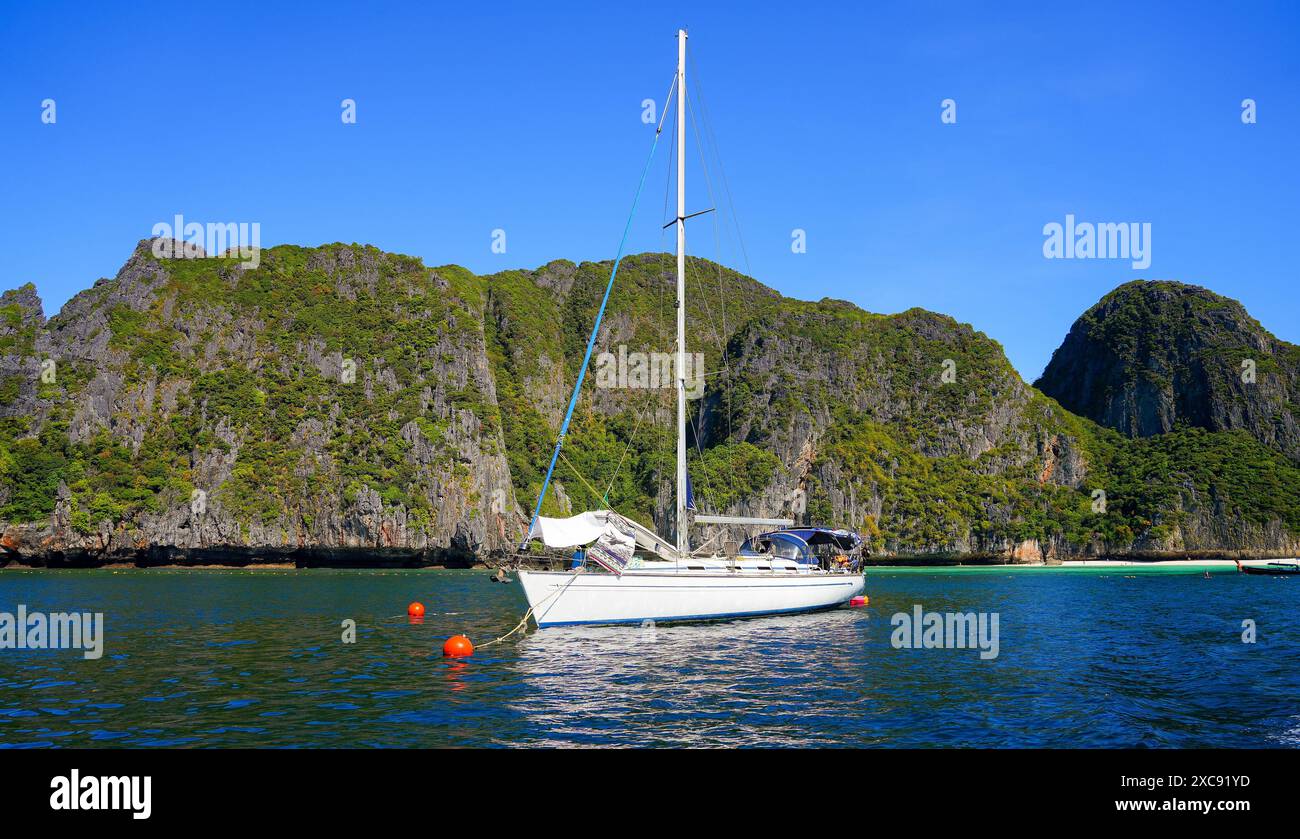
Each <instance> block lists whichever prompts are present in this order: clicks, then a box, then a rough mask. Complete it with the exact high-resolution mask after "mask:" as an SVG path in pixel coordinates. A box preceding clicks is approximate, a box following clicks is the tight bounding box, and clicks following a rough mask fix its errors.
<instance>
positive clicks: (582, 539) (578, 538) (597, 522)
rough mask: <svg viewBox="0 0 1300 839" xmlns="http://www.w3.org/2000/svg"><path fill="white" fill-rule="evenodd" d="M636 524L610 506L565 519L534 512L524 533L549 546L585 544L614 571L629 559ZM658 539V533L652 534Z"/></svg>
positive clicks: (633, 549) (625, 565)
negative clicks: (537, 514)
mask: <svg viewBox="0 0 1300 839" xmlns="http://www.w3.org/2000/svg"><path fill="white" fill-rule="evenodd" d="M638 529H642V530H643V529H644V528H637V527H635V526H634V525H633V524H632V523H631V522H629V521H628V520H627V519H625V518H623V517H622V516H620V515H619V514H618V513H615V512H613V511H611V510H595V511H592V512H589V513H580V514H578V515H576V516H571V517H570V518H567V519H553V518H547V517H545V516H538V517H537V521H536V523H535V524H534V525H533V527H532V529H531V530H530V531H529V533H528V538H529V539H541V540H542V543H543V544H545V545H546V546H547V547H550V548H577V547H586V548H588V555H589V556H590V557H591V558H592V559H593V560H595V561H596V562H597V563H599V564H600V565H601V566H603V567H604V568H605V569H606V570H609V571H612V572H614V573H615V574H622V573H623V570H624V569H626V568H627V566H628V565H629V564H630V563H631V562H632V555H633V554H634V553H635V552H636V545H637V530H638ZM655 541H656V542H657V541H658V537H655Z"/></svg>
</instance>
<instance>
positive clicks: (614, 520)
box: [518, 29, 865, 627]
mask: <svg viewBox="0 0 1300 839" xmlns="http://www.w3.org/2000/svg"><path fill="white" fill-rule="evenodd" d="M674 92H675V94H676V96H677V142H676V148H677V215H676V217H675V218H674V220H673V221H672V222H670V223H669V225H665V227H668V226H671V225H675V226H676V234H677V290H676V306H675V308H676V320H677V346H676V353H675V363H674V369H673V378H674V379H675V385H676V396H677V452H676V498H675V501H676V517H675V529H676V534H675V539H673V540H667V539H662V538H660V537H659V535H658V534H656V533H655V532H654V531H652V530H650V529H648V528H646V527H643V526H642V525H640V524H637V523H636V522H634V521H631V520H630V519H629V518H627V517H625V516H622V515H620V514H619V513H617V512H615V511H613V510H594V511H589V512H585V513H580V514H578V515H576V516H572V517H569V518H549V517H544V516H542V515H541V510H542V504H543V502H544V501H545V499H546V492H547V488H548V487H549V486H550V483H551V478H552V476H553V474H554V471H555V466H556V463H557V461H558V460H559V458H560V454H561V450H562V447H563V445H564V439H565V435H566V434H567V432H568V428H569V421H570V420H571V419H572V416H573V411H574V408H575V407H576V405H577V400H578V395H579V393H580V391H581V387H582V381H583V379H584V377H585V375H586V372H587V367H588V364H589V363H590V360H591V355H592V350H593V348H594V346H595V341H596V337H597V335H598V334H599V331H600V324H601V320H602V318H603V316H604V312H605V305H606V304H607V303H608V301H609V295H610V292H611V291H612V289H613V287H614V280H615V278H616V277H617V275H618V266H619V263H620V262H621V260H622V246H620V249H619V256H618V258H617V259H616V260H615V261H614V267H613V270H612V271H611V272H610V278H609V283H608V285H607V287H606V290H605V298H604V301H603V302H602V304H601V307H600V310H599V312H598V313H597V316H596V321H595V325H594V326H593V328H592V331H591V337H590V339H589V340H588V342H587V352H586V356H585V357H584V359H583V363H582V367H581V369H580V370H579V372H578V377H577V382H576V383H575V385H574V389H573V394H572V396H571V397H570V400H569V407H568V411H567V412H566V414H565V417H564V421H563V422H562V423H561V426H560V432H559V435H558V439H557V440H556V444H555V450H554V452H553V454H552V456H551V463H550V467H549V468H548V469H547V472H546V478H545V480H544V481H543V483H542V489H541V492H540V493H539V496H538V499H537V506H536V508H535V509H534V512H533V516H532V520H531V522H530V524H529V529H528V534H527V536H526V537H525V539H524V542H523V544H522V545H521V546H520V549H521V554H523V553H524V552H525V551H527V550H528V548H529V545H530V543H531V542H533V541H539V542H541V543H542V544H543V545H545V546H546V547H547V548H551V549H554V550H573V551H574V563H573V566H574V567H572V568H571V569H570V570H567V571H530V570H524V569H522V568H521V569H520V570H519V571H518V575H519V581H520V583H521V585H522V588H523V589H524V593H525V596H526V597H527V598H528V605H529V614H531V615H532V617H533V619H534V621H535V622H536V623H537V625H538V627H547V626H561V625H572V624H618V623H642V622H645V621H708V620H720V619H726V618H737V617H751V616H758V615H774V614H785V613H792V612H805V611H813V610H817V609H827V608H833V607H836V606H839V605H842V604H845V603H848V602H849V601H850V600H852V599H853V598H854V597H856V596H857V595H860V594H861V593H862V591H863V589H864V587H865V581H864V579H863V576H862V570H861V562H862V548H863V544H862V540H861V539H860V538H859V537H858V536H857V534H854V533H851V532H850V531H846V530H832V529H830V528H825V527H795V522H794V519H793V518H784V519H781V518H770V519H768V518H749V517H741V516H724V515H694V516H693V519H694V522H695V523H696V524H713V525H722V526H738V527H747V528H753V527H769V528H775V529H770V530H767V531H765V532H763V533H760V534H758V535H757V536H753V537H751V538H749V539H747V540H746V541H745V543H744V545H741V546H738V545H736V543H735V542H734V541H731V542H728V543H726V544H725V545H724V547H723V550H722V551H720V552H719V551H716V550H714V551H705V550H704V549H703V547H701V549H698V550H695V551H693V550H692V548H691V544H690V537H689V528H690V522H691V518H692V517H691V513H692V512H693V511H694V509H695V505H694V500H693V493H692V490H691V484H690V478H689V476H688V474H687V469H686V450H687V449H686V424H687V412H686V402H687V388H688V382H687V377H688V375H689V374H690V370H691V367H690V365H689V363H688V355H687V351H686V221H687V220H688V219H690V218H692V217H694V216H696V215H700V214H701V213H688V212H687V209H686V174H685V171H686V143H687V134H686V115H687V112H688V107H687V103H686V31H685V30H684V29H683V30H678V32H677V73H676V75H675V76H674V79H673V83H672V86H671V87H670V88H669V98H668V100H667V102H666V103H665V107H664V109H663V113H664V117H665V118H666V117H667V114H668V110H669V105H670V104H671V102H672V97H673V95H674ZM662 130H663V121H661V122H660V124H659V127H658V129H657V130H656V134H655V142H656V144H657V142H658V136H659V134H660V133H661V132H662ZM653 154H654V152H653V149H652V150H651V157H652V158H653ZM649 163H650V161H649V160H647V162H646V165H647V169H648V167H649ZM644 178H645V176H644V174H643V175H642V183H643V184H644ZM639 194H640V190H639V189H638V195H639ZM633 212H634V213H635V204H634V205H633ZM702 212H709V211H708V210H705V211H702ZM628 224H629V226H630V224H631V219H630V218H629V220H628ZM625 238H626V234H625ZM696 384H698V383H696ZM709 541H713V540H709ZM705 544H706V545H707V544H708V542H706V543H705ZM524 555H525V556H526V554H524Z"/></svg>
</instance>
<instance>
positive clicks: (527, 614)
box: [476, 568, 583, 650]
mask: <svg viewBox="0 0 1300 839" xmlns="http://www.w3.org/2000/svg"><path fill="white" fill-rule="evenodd" d="M582 571H583V569H581V568H579V569H577V570H576V571H574V572H573V579H571V580H569V581H568V582H567V583H565V584H564V585H563V586H561V587H560V588H558V589H556V590H555V591H553V592H551V593H550V594H548V595H546V596H545V597H543V598H542V599H541V600H539V601H537V606H541V605H542V604H543V603H545V602H546V601H548V600H550V599H551V598H552V597H558V596H559V595H561V594H564V592H566V591H568V589H569V586H571V585H573V581H574V580H576V579H578V575H579V574H581V573H582ZM520 585H523V583H520ZM537 606H529V607H528V611H527V612H524V616H523V617H522V618H520V619H519V623H517V624H515V628H514V629H512V630H510V631H509V632H507V633H506V634H505V635H502V636H501V637H500V638H493V639H492V640H491V641H488V642H486V643H483V644H479V645H478V646H477V647H476V649H480V650H481V649H483V648H484V647H490V646H492V645H493V644H499V643H501V642H502V641H504V640H506V639H507V638H509V637H510V636H511V635H514V634H515V633H516V632H518V631H519V630H521V629H523V628H524V627H526V626H528V619H529V618H531V617H532V616H533V613H534V612H535V611H536V610H537Z"/></svg>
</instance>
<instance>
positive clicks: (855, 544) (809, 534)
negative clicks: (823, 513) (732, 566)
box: [739, 527, 862, 571]
mask: <svg viewBox="0 0 1300 839" xmlns="http://www.w3.org/2000/svg"><path fill="white" fill-rule="evenodd" d="M739 556H740V558H742V559H746V558H754V557H759V558H768V559H785V560H790V561H792V562H794V563H796V564H798V565H808V566H816V567H820V568H824V569H826V570H828V571H829V570H846V569H856V567H857V566H858V564H859V563H860V562H861V558H862V538H861V537H860V536H858V534H856V533H854V532H853V531H851V530H832V529H830V528H828V527H785V528H782V529H780V530H772V531H769V532H767V533H760V534H759V535H757V536H754V537H751V538H749V539H746V540H745V543H744V544H743V545H741V546H740V552H739Z"/></svg>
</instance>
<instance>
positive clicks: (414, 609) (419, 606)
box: [406, 603, 424, 618]
mask: <svg viewBox="0 0 1300 839" xmlns="http://www.w3.org/2000/svg"><path fill="white" fill-rule="evenodd" d="M406 614H408V615H410V616H411V617H413V618H422V617H424V604H423V603H412V604H411V605H410V606H407V607H406Z"/></svg>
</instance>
